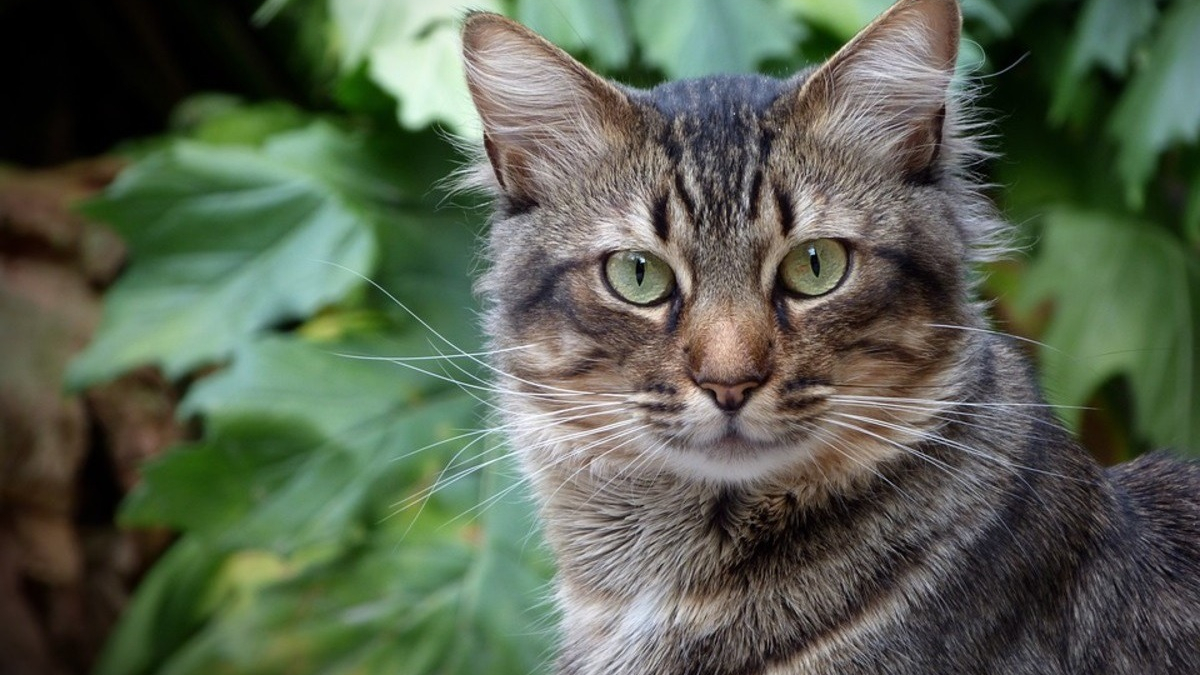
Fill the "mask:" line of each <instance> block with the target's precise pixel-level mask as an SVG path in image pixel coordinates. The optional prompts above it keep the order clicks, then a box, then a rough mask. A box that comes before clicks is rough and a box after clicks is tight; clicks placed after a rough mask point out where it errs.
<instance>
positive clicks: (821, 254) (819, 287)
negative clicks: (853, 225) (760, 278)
mask: <svg viewBox="0 0 1200 675" xmlns="http://www.w3.org/2000/svg"><path fill="white" fill-rule="evenodd" d="M849 259H850V258H849V256H848V255H847V253H846V247H845V246H844V245H843V244H842V243H841V242H840V241H837V240H836V239H813V240H812V241H806V242H804V243H803V244H800V245H799V246H797V247H796V248H794V249H792V250H791V251H789V252H788V254H787V256H785V257H784V259H783V262H782V263H780V265H779V279H780V280H781V281H782V282H783V285H784V287H785V288H787V289H788V290H789V291H791V292H793V293H799V294H800V295H807V296H810V297H812V296H817V295H825V294H826V293H828V292H829V291H832V290H833V289H834V287H836V286H837V285H838V282H840V281H841V280H842V277H844V276H846V269H847V267H848V263H849Z"/></svg>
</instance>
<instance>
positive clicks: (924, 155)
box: [772, 0, 962, 176]
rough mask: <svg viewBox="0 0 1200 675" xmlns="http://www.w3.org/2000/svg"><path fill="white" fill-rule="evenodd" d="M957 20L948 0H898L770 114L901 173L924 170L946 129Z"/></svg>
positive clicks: (935, 158)
mask: <svg viewBox="0 0 1200 675" xmlns="http://www.w3.org/2000/svg"><path fill="white" fill-rule="evenodd" d="M961 26H962V18H961V14H960V12H959V8H958V3H957V2H956V1H955V0H900V2H897V3H896V4H895V5H893V6H892V7H891V8H890V9H889V10H888V11H887V12H885V13H883V14H882V15H880V16H879V17H878V18H877V19H875V21H873V22H872V23H871V24H870V25H868V26H867V27H866V28H864V29H863V30H862V31H860V32H859V33H858V35H856V36H855V37H854V39H853V40H851V41H850V42H849V43H848V44H847V45H846V46H845V47H843V48H842V49H841V50H839V51H838V52H837V53H836V54H834V56H833V57H832V58H830V59H829V60H828V61H827V62H826V63H825V64H824V65H822V66H821V67H820V68H818V69H817V70H816V72H814V73H812V75H810V76H808V77H807V78H805V79H804V80H803V81H797V84H796V87H795V89H794V90H793V92H792V94H791V95H786V96H784V97H783V98H781V99H780V101H779V102H777V103H776V105H775V110H773V111H772V112H773V114H775V115H777V116H780V117H782V118H783V119H784V120H785V122H784V124H785V125H786V126H795V127H798V128H800V129H802V130H803V132H804V133H808V134H812V135H814V136H816V137H818V138H822V139H826V140H829V141H831V142H833V143H837V144H851V145H853V146H854V147H856V148H858V149H859V150H860V151H861V152H863V153H866V154H868V155H871V156H874V157H875V158H877V159H878V160H880V161H882V162H884V163H886V164H888V165H890V166H894V167H895V169H896V170H897V171H899V172H902V173H903V174H904V175H906V176H922V175H927V174H928V173H929V172H930V171H931V170H932V169H933V168H934V166H935V165H936V163H937V161H938V159H939V155H940V149H941V146H942V142H943V134H944V133H945V132H946V115H947V103H948V96H949V89H950V83H951V80H952V79H953V77H954V67H955V63H956V61H957V57H958V40H959V32H960V29H961Z"/></svg>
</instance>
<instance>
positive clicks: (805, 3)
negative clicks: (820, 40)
mask: <svg viewBox="0 0 1200 675" xmlns="http://www.w3.org/2000/svg"><path fill="white" fill-rule="evenodd" d="M786 3H787V6H788V8H789V9H792V10H794V11H795V12H797V13H798V14H799V15H800V16H801V17H803V18H804V20H805V21H807V22H808V23H811V24H813V25H814V26H819V27H821V28H823V29H825V30H827V31H829V32H831V33H833V34H834V36H835V37H837V38H838V39H839V40H841V41H843V42H845V41H846V40H849V39H850V38H851V37H854V34H855V33H857V32H858V31H859V30H861V29H862V27H863V26H866V25H867V24H868V23H870V22H871V20H872V19H874V18H875V17H877V16H879V15H880V14H882V13H883V12H884V10H886V9H887V8H888V7H891V6H892V0H786Z"/></svg>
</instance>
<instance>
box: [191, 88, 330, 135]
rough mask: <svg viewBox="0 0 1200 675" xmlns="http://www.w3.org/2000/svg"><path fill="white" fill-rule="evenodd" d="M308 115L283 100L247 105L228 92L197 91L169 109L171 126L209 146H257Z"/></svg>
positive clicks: (306, 119)
mask: <svg viewBox="0 0 1200 675" xmlns="http://www.w3.org/2000/svg"><path fill="white" fill-rule="evenodd" d="M309 121H310V116H309V115H308V114H307V113H305V112H303V111H301V110H299V109H297V108H296V107H295V106H293V105H292V104H290V103H286V102H283V101H268V102H265V103H256V104H252V105H247V104H246V103H245V102H243V101H242V100H241V99H240V98H239V97H237V96H231V95H229V94H198V95H196V96H192V97H190V98H188V99H187V100H185V101H184V102H183V103H180V104H179V105H178V106H176V107H175V110H173V111H172V112H171V128H172V129H173V130H174V131H176V132H178V133H180V134H184V135H186V136H187V137H188V138H191V139H192V140H196V141H201V142H204V143H208V144H212V145H245V146H251V147H253V146H258V145H261V144H262V143H263V142H264V141H265V140H267V139H268V138H270V137H271V136H274V135H275V134H278V133H282V132H285V131H291V130H294V129H298V128H300V127H303V126H305V125H306V124H308V123H309Z"/></svg>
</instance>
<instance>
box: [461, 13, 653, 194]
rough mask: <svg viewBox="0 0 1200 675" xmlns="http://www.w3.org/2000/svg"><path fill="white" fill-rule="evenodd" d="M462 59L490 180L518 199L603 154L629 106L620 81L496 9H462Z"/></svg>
mask: <svg viewBox="0 0 1200 675" xmlns="http://www.w3.org/2000/svg"><path fill="white" fill-rule="evenodd" d="M463 60H464V63H465V66H466V74H467V85H468V88H469V89H470V92H471V98H472V100H473V101H474V102H475V108H476V110H477V111H478V112H479V116H480V118H481V120H482V121H483V134H484V149H485V150H486V152H487V157H488V161H489V162H490V164H491V166H492V170H493V171H494V172H495V176H496V183H497V184H498V185H499V187H500V190H501V192H503V193H504V194H505V195H506V196H507V197H509V198H510V199H511V200H514V202H516V203H518V204H536V203H537V202H538V201H539V200H540V199H541V198H542V197H543V196H544V195H545V193H546V192H547V191H548V190H551V189H553V186H554V184H555V183H556V182H557V181H559V180H561V177H562V176H564V175H569V174H570V173H571V172H573V171H577V170H578V167H579V166H580V163H581V162H587V161H589V160H594V159H595V158H597V157H599V156H600V155H601V154H603V153H604V152H605V150H606V149H607V147H608V145H609V143H610V142H611V138H612V134H613V133H615V132H616V130H617V129H618V128H619V125H620V124H621V122H622V120H624V119H625V118H626V117H627V115H628V111H629V109H630V104H629V101H628V99H627V97H626V96H625V94H624V93H623V92H622V91H621V90H620V89H617V88H616V87H615V86H613V85H612V84H610V83H609V82H607V81H606V80H604V79H603V78H601V77H599V76H597V75H595V74H594V73H592V72H591V71H589V70H588V69H587V68H586V67H584V66H583V65H582V64H580V63H579V62H578V61H576V60H575V59H573V58H571V57H570V56H569V55H568V54H567V53H566V52H564V51H562V50H561V49H559V48H558V47H555V46H554V45H552V44H550V43H549V42H547V41H546V40H545V39H543V38H542V37H540V36H539V35H537V34H536V33H534V32H532V31H530V30H529V29H527V28H525V27H524V26H522V25H520V24H518V23H516V22H515V21H512V20H510V19H507V18H505V17H502V16H499V15H497V14H486V13H474V14H471V15H469V16H468V17H467V20H466V22H465V24H464V26H463Z"/></svg>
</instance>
